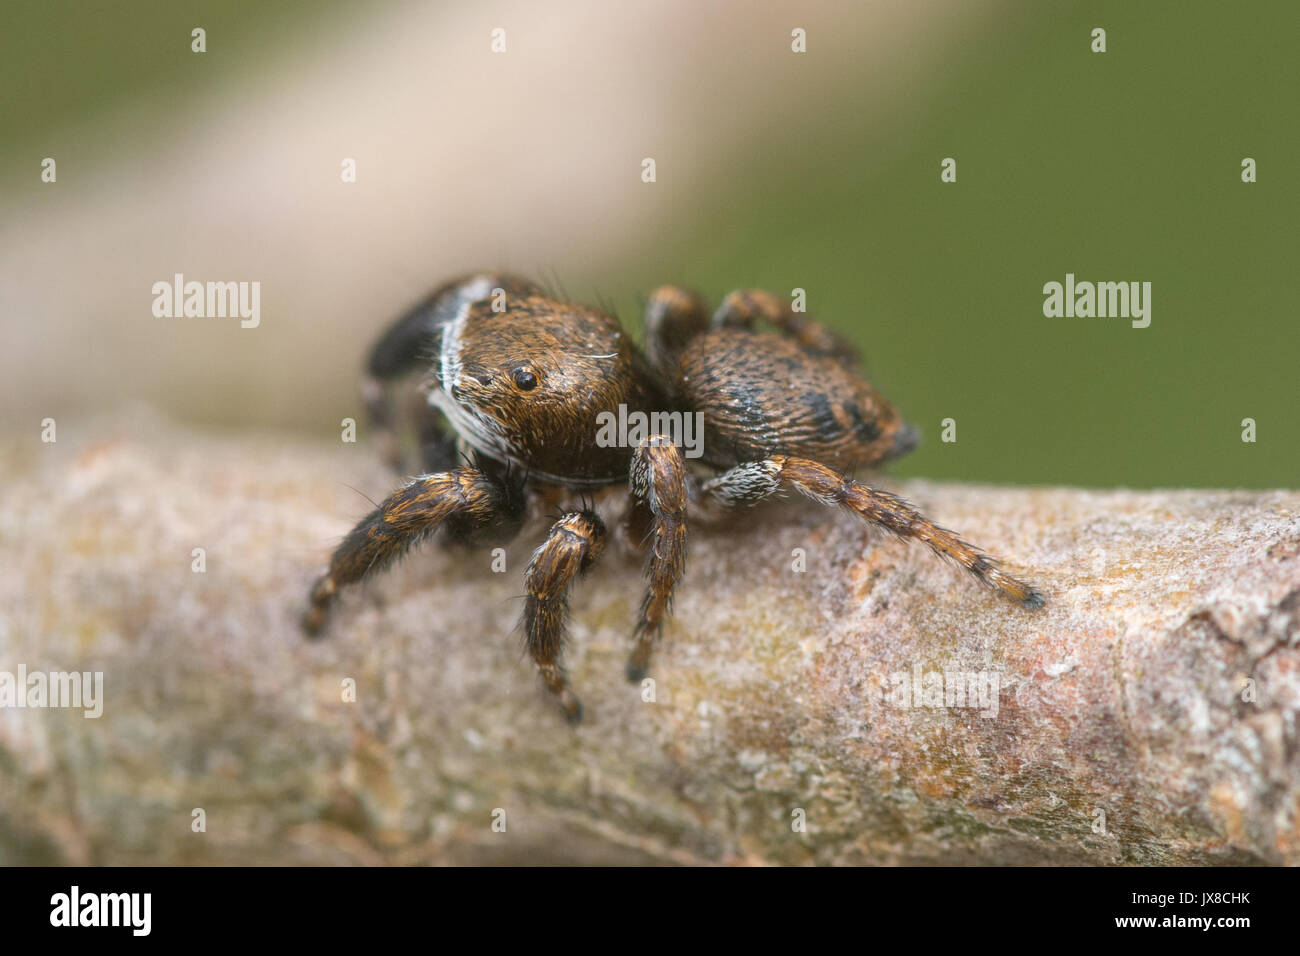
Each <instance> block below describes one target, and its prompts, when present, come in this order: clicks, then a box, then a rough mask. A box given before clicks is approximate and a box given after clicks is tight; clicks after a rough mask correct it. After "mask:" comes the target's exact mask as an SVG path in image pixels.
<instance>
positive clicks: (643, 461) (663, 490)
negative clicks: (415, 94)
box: [627, 435, 687, 681]
mask: <svg viewBox="0 0 1300 956" xmlns="http://www.w3.org/2000/svg"><path fill="white" fill-rule="evenodd" d="M686 480H687V479H686V464H685V462H684V461H683V460H682V455H681V452H679V451H678V450H677V446H676V445H674V444H673V443H672V440H671V439H669V438H667V437H666V436H664V435H654V436H651V437H649V438H646V439H643V440H642V441H641V443H640V445H639V446H638V447H637V450H636V452H635V454H634V455H633V458H632V468H631V488H632V497H633V498H634V499H635V500H636V501H638V502H640V503H642V504H644V505H645V506H646V507H647V508H648V509H649V511H650V515H651V520H650V533H649V535H648V538H649V540H650V542H651V549H650V555H649V557H648V558H647V560H646V577H647V578H648V579H649V586H648V588H647V590H646V595H645V599H644V600H643V601H642V602H641V614H640V617H639V618H638V619H637V624H636V630H635V631H634V632H633V634H634V636H635V638H636V646H635V647H634V648H633V650H632V656H631V657H630V658H629V659H628V662H627V679H628V680H630V681H639V680H641V679H642V678H643V677H645V674H646V671H647V670H648V669H649V667H650V655H651V652H652V651H653V650H654V645H655V642H656V641H657V640H658V639H659V636H660V634H661V633H662V632H663V625H664V619H665V618H666V617H667V616H668V613H669V611H670V610H671V608H672V600H673V587H674V586H675V585H676V584H677V580H678V579H679V578H680V577H681V576H682V571H683V570H684V569H685V567H686Z"/></svg>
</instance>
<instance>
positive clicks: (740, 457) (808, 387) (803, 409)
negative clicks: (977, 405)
mask: <svg viewBox="0 0 1300 956" xmlns="http://www.w3.org/2000/svg"><path fill="white" fill-rule="evenodd" d="M677 373H678V374H677V382H676V385H677V390H678V395H679V397H680V399H681V401H682V403H683V404H684V405H686V406H687V407H688V408H690V410H692V411H700V412H703V413H704V449H703V456H704V460H705V461H707V462H709V463H710V464H712V465H714V466H715V467H729V466H731V465H734V464H736V463H737V462H741V461H754V460H757V459H761V458H764V457H767V456H769V455H792V456H797V457H800V458H811V459H813V460H815V461H819V462H822V463H823V464H825V465H827V466H829V467H831V468H836V469H840V470H842V471H850V470H852V469H854V468H855V467H858V466H864V467H867V466H871V465H875V464H878V463H880V462H882V461H885V460H886V459H888V458H895V457H898V456H899V455H902V454H905V453H906V452H908V451H910V450H911V449H912V448H913V447H915V445H916V433H915V431H914V430H913V429H911V428H910V427H908V426H907V425H906V424H904V422H903V419H902V416H901V415H900V414H899V413H898V410H897V409H896V408H894V406H893V405H891V404H890V403H889V402H888V401H886V400H885V398H884V396H882V395H881V394H880V393H879V392H877V391H876V390H875V389H873V388H872V387H871V386H870V385H869V384H868V383H867V382H866V381H864V380H863V379H862V378H860V377H858V376H857V375H855V374H854V373H853V372H852V371H850V370H849V369H848V368H846V367H845V366H844V365H843V364H841V363H840V362H838V361H836V360H835V359H832V358H823V357H818V356H814V355H810V354H808V353H807V352H805V351H804V350H803V349H801V348H800V347H799V346H798V345H796V344H795V343H794V342H792V341H790V340H789V339H785V338H782V337H780V336H777V335H772V334H767V333H757V332H752V331H749V330H746V329H712V330H710V331H708V332H704V333H702V334H700V335H697V336H696V337H694V338H693V339H692V340H691V341H690V342H689V343H688V344H687V345H686V347H685V348H684V349H683V350H682V352H681V354H680V355H679V357H678V362H677Z"/></svg>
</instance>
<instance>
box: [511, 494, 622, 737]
mask: <svg viewBox="0 0 1300 956" xmlns="http://www.w3.org/2000/svg"><path fill="white" fill-rule="evenodd" d="M604 547H605V525H604V522H602V521H601V520H600V516H599V515H597V514H596V513H595V512H594V511H573V512H570V513H569V514H566V515H564V516H563V517H562V518H560V520H559V521H557V522H555V524H554V525H552V526H551V532H550V534H549V535H548V536H547V538H546V542H545V543H544V544H543V545H542V546H541V547H540V548H538V549H537V550H536V551H535V552H533V559H532V560H531V561H530V562H529V563H528V570H527V571H526V572H525V573H524V582H525V586H526V588H527V590H528V595H527V598H526V599H525V602H524V620H523V628H524V639H525V641H526V642H527V645H528V651H529V653H530V654H532V656H533V661H534V662H536V664H537V671H538V673H540V674H541V675H542V680H543V681H544V682H545V683H546V686H547V689H549V690H550V692H551V693H552V694H554V695H555V696H556V697H557V698H558V699H559V701H560V706H561V707H563V708H564V715H565V716H566V717H567V718H568V719H569V723H571V724H576V723H577V722H578V721H580V720H582V701H580V700H578V696H577V695H576V694H575V693H574V692H573V689H572V688H571V687H570V686H569V678H568V676H567V675H566V674H565V673H564V667H563V665H562V664H561V663H560V651H561V650H563V648H564V619H565V617H566V615H567V614H568V610H569V586H570V584H572V583H573V580H574V578H576V577H577V576H578V575H580V574H582V573H583V572H585V571H586V570H587V569H588V568H590V567H591V565H592V563H593V562H594V561H595V560H596V558H598V557H599V556H600V552H601V551H602V550H604Z"/></svg>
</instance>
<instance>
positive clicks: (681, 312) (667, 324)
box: [645, 285, 709, 371]
mask: <svg viewBox="0 0 1300 956" xmlns="http://www.w3.org/2000/svg"><path fill="white" fill-rule="evenodd" d="M708 324H709V312H708V307H707V306H706V305H705V303H704V299H703V298H701V297H700V296H699V295H698V294H697V293H695V292H692V291H691V290H690V289H683V288H682V287H680V286H674V285H665V286H660V287H659V288H657V289H655V290H654V292H652V293H650V298H649V299H648V300H647V301H646V306H645V329H646V353H647V354H648V356H649V358H650V362H651V364H653V365H654V366H655V367H656V368H658V369H662V370H664V371H669V370H670V369H671V367H672V364H673V361H674V359H675V357H676V355H677V353H678V352H680V351H681V350H682V347H683V346H684V345H685V344H686V343H687V342H688V341H690V339H691V337H692V336H694V335H695V334H696V333H697V332H702V331H704V329H706V328H707V327H708Z"/></svg>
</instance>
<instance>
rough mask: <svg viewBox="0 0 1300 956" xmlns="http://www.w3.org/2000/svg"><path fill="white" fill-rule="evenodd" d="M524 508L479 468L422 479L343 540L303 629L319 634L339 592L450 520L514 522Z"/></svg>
mask: <svg viewBox="0 0 1300 956" xmlns="http://www.w3.org/2000/svg"><path fill="white" fill-rule="evenodd" d="M518 507H519V504H518V502H517V500H516V496H515V495H514V494H513V493H512V492H511V490H510V489H508V488H506V487H504V486H503V485H502V484H501V483H499V482H497V481H494V480H493V479H492V478H491V477H490V476H488V475H486V474H484V473H483V472H481V471H478V470H477V469H473V468H454V469H452V470H451V471H445V472H441V473H439V474H434V475H421V476H420V477H418V478H413V479H412V480H411V481H410V482H409V483H407V485H406V486H405V487H403V488H401V489H399V490H398V491H395V492H393V494H391V495H389V496H388V498H386V499H385V500H384V503H383V504H381V505H380V506H379V507H378V508H376V509H375V510H374V511H372V512H371V513H370V514H369V515H367V516H366V517H365V518H363V519H362V520H361V522H360V524H358V525H357V526H356V527H355V528H353V529H352V531H351V532H349V534H348V536H347V537H346V538H344V539H343V543H342V544H340V545H339V546H338V548H337V549H336V550H335V552H334V556H333V557H332V558H331V559H330V563H329V567H328V568H326V570H325V573H324V574H322V575H321V576H320V577H319V578H318V579H317V580H316V583H315V585H314V586H313V587H312V590H311V595H310V605H309V606H308V608H307V611H306V613H305V614H304V615H303V619H302V624H303V628H304V630H306V631H307V633H308V634H316V633H318V632H319V631H320V629H321V628H322V627H323V626H324V624H325V619H326V616H327V614H328V612H329V607H330V605H331V603H333V601H334V598H335V597H336V596H337V595H338V593H339V591H340V590H341V589H342V588H344V587H346V586H347V585H349V584H353V583H355V582H357V581H360V580H361V579H362V578H364V577H366V576H367V575H369V574H371V573H372V572H374V571H378V570H381V569H382V568H385V567H387V566H388V565H389V564H391V563H392V562H393V561H394V560H395V559H396V558H398V557H400V556H401V555H402V554H404V553H406V551H407V550H408V549H409V548H410V547H411V546H412V545H414V544H416V543H418V542H420V541H421V540H423V539H424V538H426V537H427V536H428V535H429V534H431V533H432V532H433V531H434V530H435V529H436V528H437V527H438V526H439V524H441V523H442V522H443V521H444V520H446V519H453V520H455V521H456V522H458V523H462V522H464V523H468V522H472V523H475V524H488V523H490V522H492V521H493V520H496V519H500V518H504V517H513V516H514V515H513V513H514V512H515V511H516V510H517V509H518Z"/></svg>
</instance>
